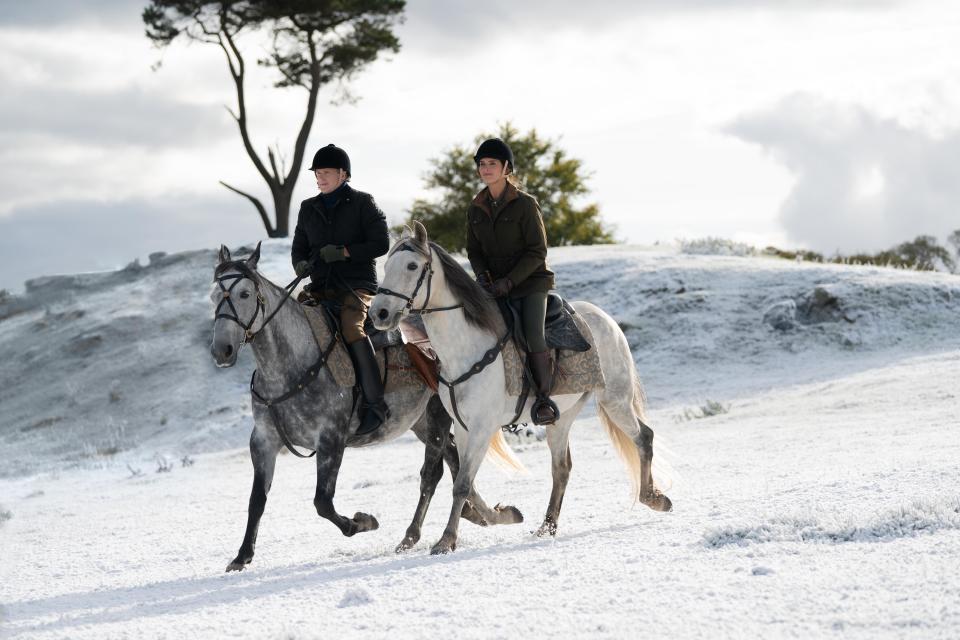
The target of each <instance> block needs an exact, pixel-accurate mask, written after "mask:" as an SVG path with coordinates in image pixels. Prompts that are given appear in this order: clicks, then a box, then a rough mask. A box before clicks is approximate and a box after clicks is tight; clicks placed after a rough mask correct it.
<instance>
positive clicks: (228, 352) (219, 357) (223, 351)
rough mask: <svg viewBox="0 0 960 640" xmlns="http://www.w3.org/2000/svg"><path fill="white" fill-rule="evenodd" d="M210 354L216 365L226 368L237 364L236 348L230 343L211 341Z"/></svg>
mask: <svg viewBox="0 0 960 640" xmlns="http://www.w3.org/2000/svg"><path fill="white" fill-rule="evenodd" d="M210 355H212V356H213V361H214V362H216V363H217V366H218V367H221V368H226V367H232V366H233V365H235V364H237V350H236V349H234V348H233V345H232V344H229V343H228V344H218V343H217V342H213V343H212V344H211V345H210Z"/></svg>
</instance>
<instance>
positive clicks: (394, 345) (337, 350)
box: [301, 306, 426, 393]
mask: <svg viewBox="0 0 960 640" xmlns="http://www.w3.org/2000/svg"><path fill="white" fill-rule="evenodd" d="M301 309H303V312H304V314H306V316H307V321H308V322H309V323H310V328H311V329H312V330H313V335H314V337H315V338H316V340H317V344H319V345H320V348H321V349H323V348H324V347H326V345H327V344H329V343H330V327H329V325H328V324H327V318H326V311H324V310H323V308H322V307H319V306H301ZM377 342H380V341H377V340H375V341H374V344H375V346H377ZM387 342H390V344H387V345H386V346H379V347H378V348H377V364H378V365H379V366H380V377H381V378H384V376H385V380H384V389H383V390H384V393H393V392H394V391H400V390H404V389H422V388H423V387H424V386H426V382H424V380H423V378H422V377H421V376H420V374H419V373H417V369H416V368H415V367H414V366H413V363H412V362H411V360H410V356H409V355H408V354H407V350H406V349H405V348H404V346H403V344H402V343H400V342H395V341H387ZM327 368H328V369H330V373H332V374H333V379H334V380H335V381H336V383H337V385H339V386H341V387H346V388H351V387H354V386H355V385H356V384H357V379H356V375H355V374H354V371H353V360H351V359H350V354H349V353H348V352H347V347H346V345H345V344H344V342H343V338H342V337H341V336H340V334H337V343H336V345H335V346H334V348H333V351H332V352H331V354H330V357H329V359H328V360H327Z"/></svg>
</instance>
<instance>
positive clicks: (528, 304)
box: [520, 291, 547, 353]
mask: <svg viewBox="0 0 960 640" xmlns="http://www.w3.org/2000/svg"><path fill="white" fill-rule="evenodd" d="M520 300H521V303H520V317H521V319H522V321H523V337H524V338H525V339H526V341H527V349H528V350H529V351H530V353H540V352H541V351H546V350H547V339H546V338H545V337H544V335H543V325H544V322H545V321H546V318H547V294H546V292H541V291H535V292H533V293H530V294H528V295H526V296H524V297H523V298H520Z"/></svg>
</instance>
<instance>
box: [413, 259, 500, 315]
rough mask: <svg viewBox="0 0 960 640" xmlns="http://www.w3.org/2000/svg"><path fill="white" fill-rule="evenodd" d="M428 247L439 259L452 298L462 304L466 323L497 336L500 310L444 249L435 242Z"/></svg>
mask: <svg viewBox="0 0 960 640" xmlns="http://www.w3.org/2000/svg"><path fill="white" fill-rule="evenodd" d="M430 246H431V247H432V248H433V250H434V251H435V252H436V254H437V257H438V258H440V265H441V267H443V277H444V278H445V279H446V281H447V286H449V287H450V291H451V293H453V297H455V298H456V299H457V301H458V302H462V303H463V314H464V315H465V316H466V318H467V322H469V323H470V324H472V325H474V326H475V327H479V328H480V329H486V330H487V331H489V332H491V333H493V334H497V333H498V332H499V329H500V318H501V316H500V309H499V308H498V307H497V305H496V304H495V303H494V301H493V298H492V297H490V294H489V293H487V292H486V291H485V290H484V288H483V287H481V286H480V285H479V284H477V282H476V280H474V279H473V278H471V277H470V274H469V273H467V271H466V269H464V268H463V267H461V266H460V263H459V262H457V261H456V260H455V259H454V258H453V256H451V255H450V254H449V253H447V250H446V249H444V248H443V247H441V246H440V245H438V244H437V243H436V242H430Z"/></svg>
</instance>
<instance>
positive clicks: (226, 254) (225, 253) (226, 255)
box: [220, 244, 230, 264]
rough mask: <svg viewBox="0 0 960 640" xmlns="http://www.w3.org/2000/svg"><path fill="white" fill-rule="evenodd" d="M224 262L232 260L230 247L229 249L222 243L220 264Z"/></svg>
mask: <svg viewBox="0 0 960 640" xmlns="http://www.w3.org/2000/svg"><path fill="white" fill-rule="evenodd" d="M224 262H230V249H227V245H225V244H222V245H220V264H223V263H224Z"/></svg>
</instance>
